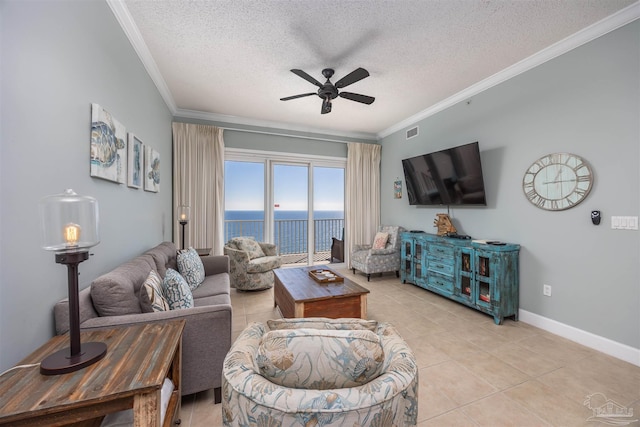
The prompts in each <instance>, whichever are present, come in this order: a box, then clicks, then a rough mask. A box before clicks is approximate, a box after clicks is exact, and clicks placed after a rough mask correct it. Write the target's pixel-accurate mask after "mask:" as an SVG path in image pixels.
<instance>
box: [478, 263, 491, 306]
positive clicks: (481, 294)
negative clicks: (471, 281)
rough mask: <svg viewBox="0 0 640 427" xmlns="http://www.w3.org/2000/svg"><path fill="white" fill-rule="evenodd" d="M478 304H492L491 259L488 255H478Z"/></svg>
mask: <svg viewBox="0 0 640 427" xmlns="http://www.w3.org/2000/svg"><path fill="white" fill-rule="evenodd" d="M476 263H477V265H478V276H477V278H478V301H477V302H478V303H484V305H486V304H491V273H492V272H491V258H490V256H488V255H486V256H485V255H484V254H478V256H477V257H476Z"/></svg>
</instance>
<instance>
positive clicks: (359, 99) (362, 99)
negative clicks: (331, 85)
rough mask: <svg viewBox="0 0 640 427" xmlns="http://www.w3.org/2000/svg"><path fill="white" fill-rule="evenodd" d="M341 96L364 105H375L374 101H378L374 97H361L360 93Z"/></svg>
mask: <svg viewBox="0 0 640 427" xmlns="http://www.w3.org/2000/svg"><path fill="white" fill-rule="evenodd" d="M339 96H340V97H341V98H345V99H349V100H351V101H356V102H362V103H363V104H373V101H375V100H376V99H375V98H374V97H373V96H367V95H360V94H359V93H351V92H340V94H339Z"/></svg>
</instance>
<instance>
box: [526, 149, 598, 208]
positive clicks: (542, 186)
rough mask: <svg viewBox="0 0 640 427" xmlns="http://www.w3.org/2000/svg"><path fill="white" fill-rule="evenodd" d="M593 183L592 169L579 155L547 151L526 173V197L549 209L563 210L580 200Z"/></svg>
mask: <svg viewBox="0 0 640 427" xmlns="http://www.w3.org/2000/svg"><path fill="white" fill-rule="evenodd" d="M592 186H593V172H592V171H591V167H590V166H589V164H588V163H587V162H586V161H585V160H584V159H583V158H581V157H580V156H576V155H575V154H569V153H553V154H547V155H546V156H543V157H541V158H539V159H538V160H536V161H535V162H534V163H533V164H532V165H531V166H530V167H529V169H527V171H526V172H525V174H524V178H523V179H522V189H523V190H524V194H525V195H526V196H527V199H528V200H529V201H530V202H531V203H533V204H534V205H536V206H537V207H539V208H540V209H546V210H548V211H562V210H565V209H569V208H572V207H574V206H575V205H577V204H578V203H580V202H581V201H583V200H584V199H585V197H587V195H588V194H589V192H590V191H591V187H592Z"/></svg>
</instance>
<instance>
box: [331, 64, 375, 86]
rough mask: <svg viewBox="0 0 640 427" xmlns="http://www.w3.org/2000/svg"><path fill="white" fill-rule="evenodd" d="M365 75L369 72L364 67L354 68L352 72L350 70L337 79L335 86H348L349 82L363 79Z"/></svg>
mask: <svg viewBox="0 0 640 427" xmlns="http://www.w3.org/2000/svg"><path fill="white" fill-rule="evenodd" d="M365 77H369V72H368V71H367V70H365V69H364V68H358V69H356V70H353V71H352V72H350V73H349V74H347V75H346V76H344V77H343V78H341V79H340V80H338V81H337V82H336V83H335V87H337V88H338V89H340V88H342V87H346V86H349V85H350V84H353V83H355V82H358V81H360V80H362V79H364V78H365Z"/></svg>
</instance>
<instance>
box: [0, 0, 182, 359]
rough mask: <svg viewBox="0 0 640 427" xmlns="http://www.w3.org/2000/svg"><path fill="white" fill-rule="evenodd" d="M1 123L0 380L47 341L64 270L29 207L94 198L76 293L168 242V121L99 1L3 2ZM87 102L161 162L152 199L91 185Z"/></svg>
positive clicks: (118, 187) (138, 192)
mask: <svg viewBox="0 0 640 427" xmlns="http://www.w3.org/2000/svg"><path fill="white" fill-rule="evenodd" d="M0 8H1V9H0V13H1V22H0V28H1V41H2V54H1V58H2V59H1V60H2V69H1V72H2V86H1V93H2V101H1V102H2V103H1V106H0V108H1V110H0V111H1V112H2V119H1V123H0V126H1V128H0V132H1V134H0V135H1V144H2V145H1V149H0V189H1V197H0V203H1V205H0V215H1V216H0V242H1V252H0V271H2V274H1V275H0V371H2V370H4V369H6V368H8V367H9V366H11V365H13V364H15V363H16V362H18V361H19V360H20V359H21V358H23V357H24V356H26V355H27V354H29V353H30V352H31V351H33V350H34V349H35V348H36V347H38V346H40V345H41V344H43V343H44V342H45V341H46V340H47V339H49V338H50V337H51V336H52V334H53V317H52V307H53V305H54V303H55V302H56V301H58V300H59V299H62V298H66V297H67V271H66V267H65V266H63V265H60V264H56V263H55V261H54V255H53V253H50V252H46V251H44V250H42V249H40V244H41V241H40V232H39V218H38V208H37V207H38V201H39V200H40V198H42V197H43V196H45V195H49V194H56V193H60V192H62V191H63V190H64V189H65V188H73V189H74V190H75V191H76V192H77V193H78V194H82V195H90V196H93V197H95V198H97V199H98V202H99V207H100V233H101V243H100V244H99V245H98V246H96V247H95V248H93V250H92V252H93V253H94V254H95V256H93V257H91V258H90V259H89V260H88V261H86V262H84V263H82V264H80V287H81V288H82V287H85V286H87V285H88V284H89V283H90V282H91V280H92V279H93V278H95V277H96V276H98V275H100V274H102V273H104V272H106V271H108V270H110V269H112V268H113V267H115V266H116V265H118V264H120V263H121V262H123V261H125V260H127V259H128V258H131V257H132V256H134V255H137V254H139V253H141V252H143V251H144V250H146V249H148V248H150V247H152V246H154V245H156V244H158V243H159V242H161V241H162V240H167V239H171V226H172V201H171V119H172V118H171V114H170V112H169V110H168V108H167V107H166V106H165V104H164V102H163V100H162V98H161V97H160V95H159V94H158V91H157V90H156V88H155V86H154V84H153V82H152V81H151V79H150V78H149V76H148V75H147V73H146V71H145V70H144V67H143V66H142V63H141V62H140V60H139V58H138V57H137V55H136V54H135V52H134V50H133V48H132V47H131V45H130V43H129V41H128V40H127V38H126V36H125V34H124V33H123V31H122V29H121V27H120V26H119V24H118V23H117V21H116V19H115V17H114V15H113V13H112V12H111V10H110V9H109V7H108V6H107V4H106V3H105V2H103V1H99V2H98V1H89V2H82V1H55V2H51V1H42V2H36V1H29V2H19V1H3V2H2V3H0ZM92 102H95V103H98V104H100V105H102V106H104V107H105V108H106V109H107V110H108V111H110V112H111V113H112V114H113V115H114V117H116V118H117V119H118V120H119V121H120V122H121V123H122V124H123V125H125V126H126V127H127V130H128V131H131V132H133V133H135V134H136V135H137V136H138V137H139V138H140V139H141V140H142V141H143V142H144V143H146V144H149V145H150V146H153V147H154V148H155V149H156V150H158V151H159V153H160V160H161V169H160V176H161V183H160V192H159V193H157V194H154V193H149V192H145V191H143V190H142V189H140V190H135V189H130V188H127V187H126V185H118V184H116V183H112V182H107V181H104V180H100V179H96V178H91V177H90V176H89V133H90V119H91V109H90V104H91V103H92Z"/></svg>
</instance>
